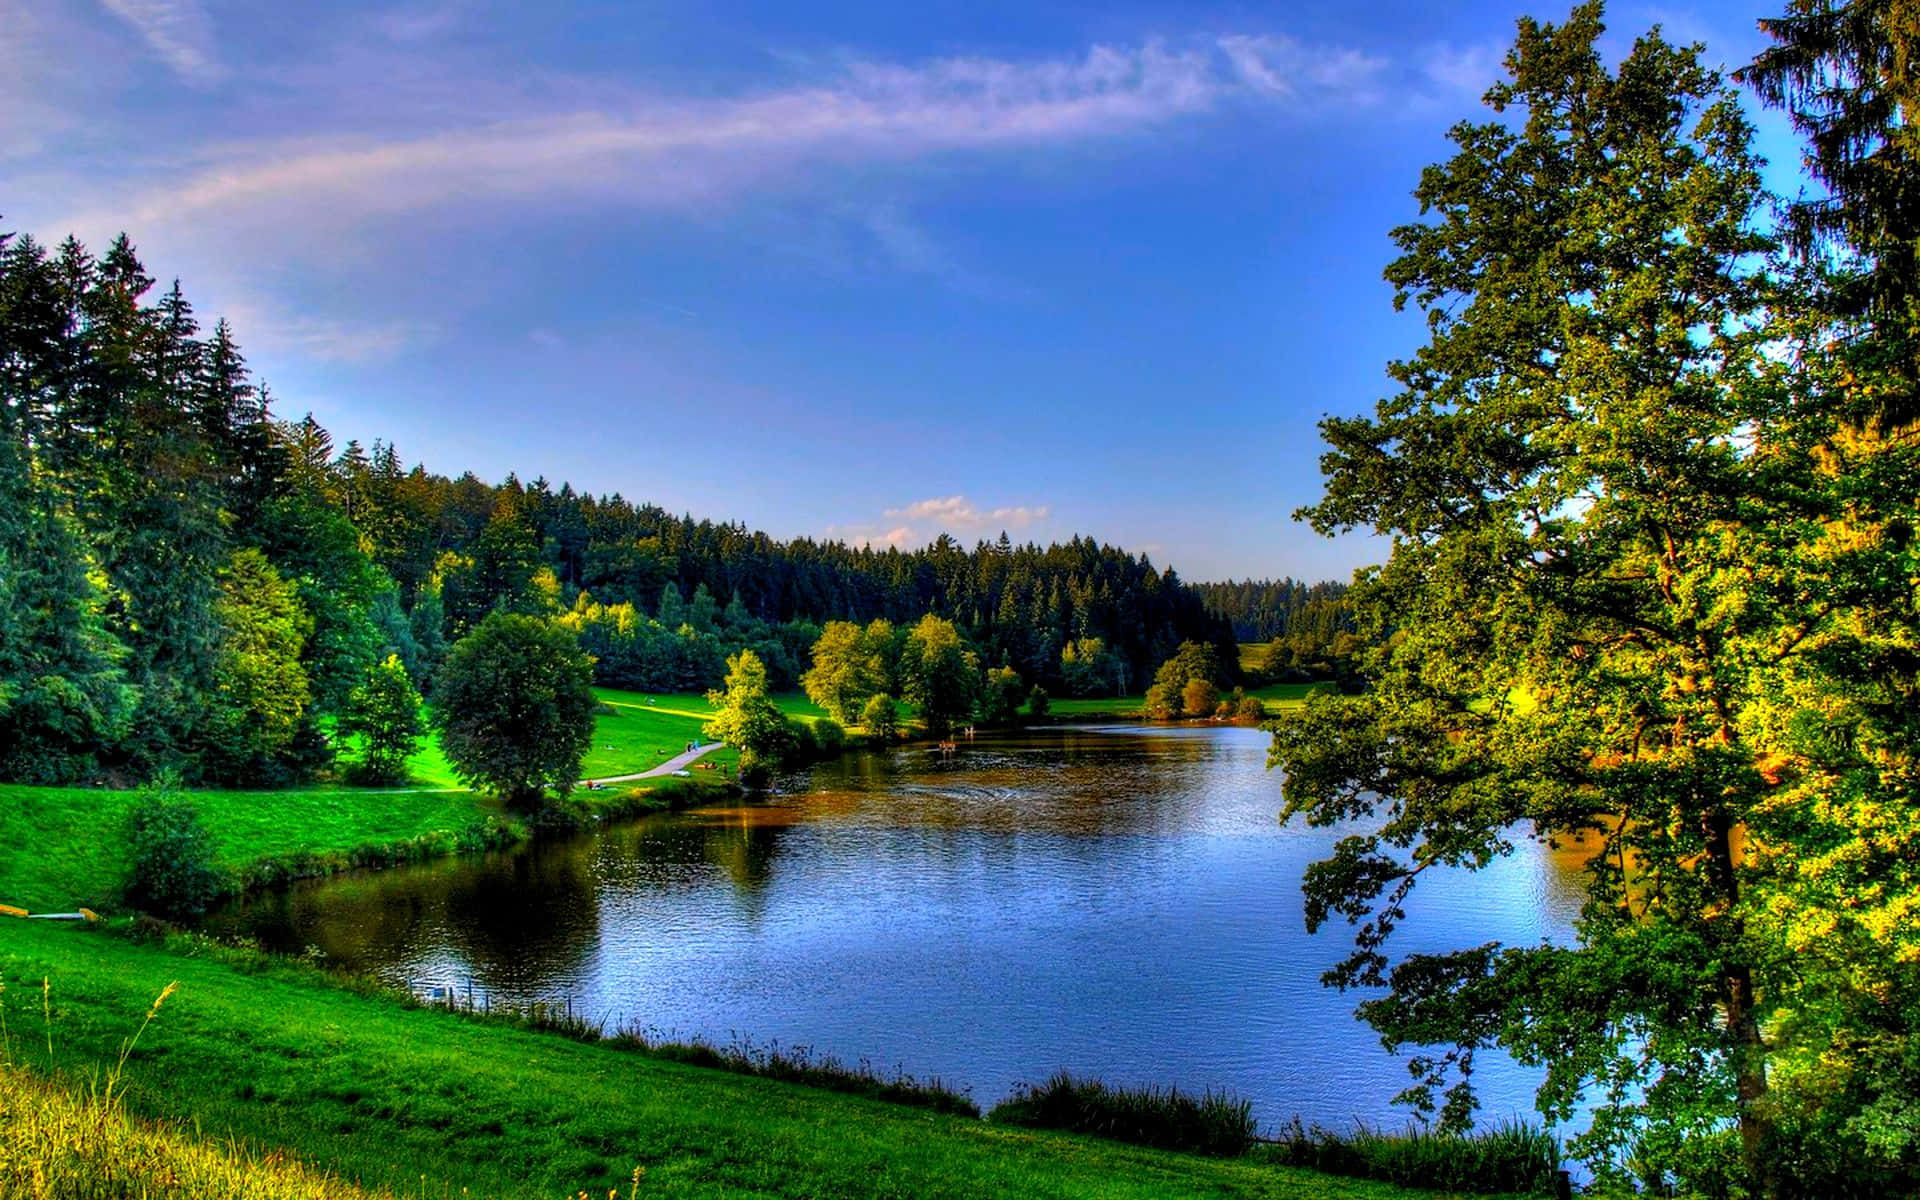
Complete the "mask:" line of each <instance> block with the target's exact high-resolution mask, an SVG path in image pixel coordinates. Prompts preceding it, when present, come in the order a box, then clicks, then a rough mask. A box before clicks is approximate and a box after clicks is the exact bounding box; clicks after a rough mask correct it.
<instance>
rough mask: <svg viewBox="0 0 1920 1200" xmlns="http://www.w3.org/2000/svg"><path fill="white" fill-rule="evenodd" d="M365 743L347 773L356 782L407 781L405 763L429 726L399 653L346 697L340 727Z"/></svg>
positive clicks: (370, 670) (371, 671) (376, 667)
mask: <svg viewBox="0 0 1920 1200" xmlns="http://www.w3.org/2000/svg"><path fill="white" fill-rule="evenodd" d="M335 728H337V729H338V730H339V732H340V733H341V734H342V735H343V736H346V737H356V738H359V739H361V750H360V761H359V762H357V763H355V764H354V765H353V767H352V768H351V769H350V772H349V776H348V777H349V779H350V780H351V781H352V782H354V783H360V784H371V785H391V784H396V783H404V782H405V781H406V778H407V759H408V758H410V757H411V756H412V755H413V753H414V752H415V751H416V750H417V749H418V748H419V744H420V735H421V733H423V732H424V731H425V728H426V725H425V723H424V722H423V721H422V720H421V719H420V693H419V692H418V691H416V690H414V686H413V680H412V679H411V678H409V677H408V675H407V668H406V664H404V663H402V662H401V661H400V656H399V655H397V654H389V655H388V656H387V659H386V661H385V662H382V663H376V664H375V665H374V666H372V667H369V668H368V669H367V677H366V679H365V680H364V681H362V683H361V684H360V686H359V687H357V688H355V689H354V690H353V694H352V695H350V696H348V697H347V707H346V711H345V712H343V713H341V714H340V721H339V723H338V725H336V727H335Z"/></svg>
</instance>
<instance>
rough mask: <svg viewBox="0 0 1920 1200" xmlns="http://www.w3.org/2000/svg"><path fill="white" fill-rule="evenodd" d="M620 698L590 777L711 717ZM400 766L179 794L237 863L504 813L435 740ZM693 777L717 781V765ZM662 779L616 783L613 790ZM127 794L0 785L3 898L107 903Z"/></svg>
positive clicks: (498, 818) (32, 904) (476, 822)
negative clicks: (398, 774) (358, 781)
mask: <svg viewBox="0 0 1920 1200" xmlns="http://www.w3.org/2000/svg"><path fill="white" fill-rule="evenodd" d="M624 696H625V694H624V693H619V692H606V693H604V694H603V695H602V699H603V700H604V701H606V702H607V703H608V704H609V705H610V707H611V709H612V711H611V712H607V713H603V714H601V716H600V717H599V718H598V719H597V720H596V721H595V727H594V740H593V749H592V751H591V752H590V753H589V754H588V755H587V758H586V761H585V763H584V769H585V771H586V774H587V776H588V777H589V778H593V777H598V776H604V775H622V774H630V773H634V772H639V771H645V770H648V769H651V768H653V767H656V766H658V765H659V764H660V763H661V762H662V761H663V760H664V759H665V758H667V757H669V756H670V755H672V754H678V753H679V752H680V751H681V750H682V749H684V748H685V746H686V743H687V742H688V741H689V740H691V739H692V738H694V737H697V736H699V733H700V727H701V725H702V724H703V723H704V722H705V721H706V719H707V717H708V716H709V715H711V709H709V708H708V706H707V704H706V701H705V700H704V699H701V698H699V697H671V698H662V699H661V700H660V704H661V705H662V706H666V707H661V708H658V709H647V708H644V707H642V708H632V707H627V706H625V705H623V703H622V701H623V698H624ZM642 699H644V698H642ZM669 700H671V701H672V703H671V705H670V706H669V705H668V701H669ZM737 758H738V756H737V755H735V754H734V753H733V752H732V751H730V750H723V751H719V752H717V753H715V754H712V755H709V756H708V757H707V758H706V759H705V760H703V761H708V762H713V763H716V764H717V765H718V766H719V767H730V766H731V765H732V763H733V762H734V761H736V760H737ZM407 769H408V773H409V774H410V775H411V777H412V778H411V782H410V783H409V784H408V785H407V786H405V787H398V788H354V787H347V786H345V785H343V784H323V785H318V786H313V787H302V788H289V789H286V790H282V791H225V790H211V789H210V790H204V791H191V792H189V793H187V794H188V797H189V798H190V799H191V800H192V801H193V802H194V805H195V807H196V808H198V810H199V812H200V816H201V818H202V820H203V821H204V822H205V823H206V826H207V829H208V832H209V833H211V834H212V836H213V841H214V846H215V851H216V854H217V856H218V860H219V863H220V865H221V866H223V867H226V868H229V869H236V870H237V869H241V868H245V867H247V866H249V865H252V864H255V863H258V862H260V861H262V860H267V859H277V858H283V857H288V856H300V855H313V854H345V853H349V852H352V851H355V850H360V849H364V848H371V847H397V846H402V845H405V844H408V843H413V842H416V841H418V840H420V839H436V838H437V839H445V840H451V839H453V838H456V837H458V836H459V835H461V834H463V833H464V832H466V831H469V830H471V829H473V828H475V827H476V826H480V825H483V824H485V823H487V822H490V821H491V822H505V821H507V820H508V814H507V813H506V812H505V811H504V810H503V809H502V808H501V806H500V805H499V803H498V802H497V801H495V800H493V799H492V798H490V797H487V796H483V795H479V794H477V793H474V792H471V791H468V790H466V789H465V788H464V787H462V786H461V785H460V782H459V780H458V779H457V778H456V777H455V776H454V774H453V769H452V768H451V767H450V766H449V765H448V764H447V761H446V757H445V756H444V755H443V754H441V753H440V748H439V745H438V744H437V742H436V741H435V740H434V739H433V738H432V737H426V738H423V739H421V747H420V750H419V752H418V753H416V754H414V755H413V756H412V757H411V758H409V759H408V760H407ZM694 775H695V776H696V778H698V779H701V780H702V781H703V782H704V781H705V780H706V779H707V778H708V777H709V776H711V777H712V778H713V779H714V780H716V781H717V780H719V779H721V778H724V775H725V772H723V771H722V770H719V769H715V770H713V771H710V772H709V771H696V772H694ZM661 782H664V781H659V780H646V781H643V782H641V783H638V784H622V785H620V790H621V791H622V792H626V791H631V790H632V789H634V788H636V787H640V788H644V787H651V786H656V785H657V784H659V783H661ZM577 795H579V796H581V797H582V798H583V799H584V800H587V801H588V802H589V803H592V802H593V801H595V800H596V799H599V797H597V796H596V795H595V794H594V793H589V792H585V791H582V792H579V793H577ZM612 798H613V797H612V796H611V795H609V796H607V799H609V800H611V799H612ZM133 801H134V793H133V792H129V791H111V790H107V789H102V788H56V787H32V786H28V785H24V784H6V783H0V847H6V849H5V850H0V904H11V905H16V906H18V907H22V908H28V909H32V910H34V911H51V910H59V909H71V908H75V907H78V906H81V905H85V906H87V907H89V908H94V909H99V910H102V911H105V910H109V909H111V908H112V907H113V905H114V894H115V892H116V890H117V888H118V886H119V883H120V877H121V873H122V871H123V869H124V865H123V862H122V857H121V847H122V846H123V845H124V842H125V838H124V832H123V831H124V827H125V824H126V820H127V812H128V810H129V809H130V808H131V806H132V804H133Z"/></svg>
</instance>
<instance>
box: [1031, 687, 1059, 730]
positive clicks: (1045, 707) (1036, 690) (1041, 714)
mask: <svg viewBox="0 0 1920 1200" xmlns="http://www.w3.org/2000/svg"><path fill="white" fill-rule="evenodd" d="M1052 711H1053V701H1052V699H1051V698H1050V697H1048V695H1047V689H1045V688H1043V687H1041V686H1040V685H1039V684H1037V683H1036V684H1034V685H1033V690H1032V691H1030V692H1028V693H1027V715H1028V716H1029V717H1032V718H1033V719H1034V720H1036V721H1044V720H1046V719H1047V714H1048V713H1050V712H1052Z"/></svg>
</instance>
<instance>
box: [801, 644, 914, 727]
mask: <svg viewBox="0 0 1920 1200" xmlns="http://www.w3.org/2000/svg"><path fill="white" fill-rule="evenodd" d="M898 654H899V649H898V645H897V639H896V638H895V637H894V632H893V626H892V625H891V624H890V623H888V622H887V621H884V620H875V621H872V622H870V623H869V624H867V625H866V626H864V627H862V626H860V625H857V624H855V623H854V622H852V621H828V622H827V623H826V625H825V626H823V627H822V628H821V630H820V639H819V640H818V641H816V642H815V643H814V644H813V651H812V655H813V666H812V667H810V668H809V669H808V670H807V673H806V674H805V675H802V676H801V677H800V686H801V687H803V688H804V689H806V693H807V698H808V699H809V700H812V701H813V702H814V703H815V704H818V705H819V706H820V707H821V708H824V709H826V710H827V712H828V713H829V714H830V715H831V716H832V717H833V719H834V720H836V721H839V722H840V723H842V724H851V723H853V721H854V719H855V717H856V716H857V715H858V713H859V712H860V709H861V706H862V705H864V704H866V703H867V701H868V700H869V699H870V698H871V697H873V696H877V695H879V694H880V693H882V692H885V691H889V690H890V689H891V688H892V686H893V673H894V661H895V659H896V658H897V656H898Z"/></svg>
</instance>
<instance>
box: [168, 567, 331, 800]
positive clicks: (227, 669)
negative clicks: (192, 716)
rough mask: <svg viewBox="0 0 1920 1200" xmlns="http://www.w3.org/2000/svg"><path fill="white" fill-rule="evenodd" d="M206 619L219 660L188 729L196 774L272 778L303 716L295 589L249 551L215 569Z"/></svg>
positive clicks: (303, 616)
mask: <svg viewBox="0 0 1920 1200" xmlns="http://www.w3.org/2000/svg"><path fill="white" fill-rule="evenodd" d="M214 614H215V617H216V618H217V619H218V621H219V622H220V628H221V643H220V658H219V661H218V663H217V664H216V666H215V668H214V684H215V689H214V691H213V693H212V694H211V695H210V696H209V697H208V704H207V709H206V712H205V714H204V716H203V718H202V720H201V723H200V726H199V728H198V729H197V730H196V741H197V743H198V749H199V770H200V774H201V775H202V776H204V777H205V778H206V779H209V780H212V781H215V782H220V783H225V784H244V783H250V782H260V781H263V780H271V779H274V778H275V767H274V764H275V761H276V760H277V759H280V758H282V757H284V756H287V755H289V753H290V752H293V751H295V750H296V749H297V746H296V740H297V737H298V735H299V733H300V731H301V726H302V718H303V717H304V716H305V715H306V712H307V702H308V688H307V674H306V670H305V668H303V667H302V666H301V662H300V660H301V652H302V651H303V650H304V649H305V647H306V643H307V637H308V635H309V634H310V633H311V632H312V630H313V621H312V618H311V617H310V616H309V615H308V613H307V610H306V608H305V606H304V605H302V604H301V602H300V596H299V592H298V590H297V589H296V587H295V586H294V585H293V584H292V583H290V582H289V581H287V580H285V579H283V578H281V576H280V573H279V572H278V571H276V570H274V568H273V564H272V563H270V562H268V561H267V558H266V556H265V555H264V554H262V553H260V551H258V550H252V549H248V550H241V551H239V552H238V553H236V554H234V556H233V559H232V561H231V562H230V563H229V564H228V566H227V569H226V570H224V571H222V572H221V574H220V599H219V602H218V603H217V604H216V605H215V606H214Z"/></svg>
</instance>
